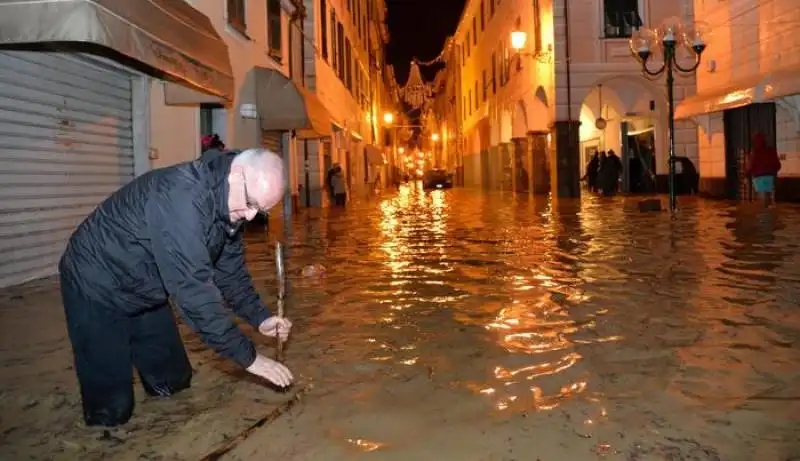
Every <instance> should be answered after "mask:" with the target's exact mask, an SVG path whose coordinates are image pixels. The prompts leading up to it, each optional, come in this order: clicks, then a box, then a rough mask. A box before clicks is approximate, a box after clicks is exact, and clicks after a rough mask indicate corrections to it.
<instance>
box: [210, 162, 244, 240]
mask: <svg viewBox="0 0 800 461" xmlns="http://www.w3.org/2000/svg"><path fill="white" fill-rule="evenodd" d="M236 154H237V152H223V153H221V154H218V155H216V156H214V158H212V159H210V160H207V161H205V162H203V163H204V164H205V165H206V168H208V170H209V172H210V181H209V182H210V184H209V185H210V186H211V190H212V192H213V195H214V200H215V204H216V206H215V207H214V208H215V210H216V216H215V218H216V219H218V220H219V221H221V222H222V223H223V224H224V225H225V232H226V233H227V234H228V236H229V237H233V236H234V235H236V233H237V232H239V229H241V227H242V223H241V222H237V223H235V224H233V223H231V213H230V210H229V209H228V195H229V194H230V183H229V182H228V176H229V175H230V173H231V165H232V164H233V158H234V157H235V156H236Z"/></svg>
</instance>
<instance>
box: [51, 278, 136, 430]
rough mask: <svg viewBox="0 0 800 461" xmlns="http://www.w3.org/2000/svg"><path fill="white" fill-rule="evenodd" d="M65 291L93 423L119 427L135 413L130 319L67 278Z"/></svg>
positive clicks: (83, 394)
mask: <svg viewBox="0 0 800 461" xmlns="http://www.w3.org/2000/svg"><path fill="white" fill-rule="evenodd" d="M61 295H62V299H63V302H64V311H65V314H66V318H67V330H68V333H69V339H70V342H71V343H72V351H73V355H74V358H75V371H76V373H77V375H78V383H79V385H80V390H81V399H82V403H83V418H84V421H85V422H86V424H87V425H89V426H98V425H99V426H108V427H112V426H117V425H120V424H124V423H126V422H127V421H128V420H129V419H130V418H131V415H132V414H133V406H134V400H133V366H132V363H131V348H130V339H129V338H130V328H129V327H130V319H129V318H128V317H127V316H125V315H122V314H117V313H116V312H114V311H113V308H108V307H106V306H103V305H100V304H99V303H97V302H95V301H93V300H90V299H87V298H86V297H85V296H83V294H82V293H81V292H80V290H78V289H77V288H75V287H74V286H73V285H72V284H71V283H69V281H68V280H66V279H65V277H63V276H62V277H61Z"/></svg>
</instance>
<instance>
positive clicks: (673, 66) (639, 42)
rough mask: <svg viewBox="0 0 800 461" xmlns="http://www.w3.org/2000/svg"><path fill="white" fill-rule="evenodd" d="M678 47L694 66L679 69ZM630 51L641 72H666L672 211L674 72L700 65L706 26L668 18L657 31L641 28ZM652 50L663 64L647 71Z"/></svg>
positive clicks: (672, 202) (672, 201) (673, 206)
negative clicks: (687, 24)
mask: <svg viewBox="0 0 800 461" xmlns="http://www.w3.org/2000/svg"><path fill="white" fill-rule="evenodd" d="M680 45H684V46H685V47H686V48H688V49H689V51H690V53H691V55H692V57H693V58H694V64H693V65H691V66H690V67H682V66H681V65H680V64H678V59H677V50H678V47H679V46H680ZM630 47H631V52H632V53H633V55H634V57H636V59H637V60H638V61H639V63H640V64H641V65H642V71H643V72H644V73H646V74H647V75H650V76H653V77H655V76H658V75H661V74H663V73H666V84H667V105H668V121H667V123H668V131H669V133H668V136H669V208H670V211H671V212H675V209H676V208H677V197H676V193H675V100H674V94H673V93H674V85H675V80H674V72H675V71H677V72H682V73H691V72H694V71H695V70H696V69H697V67H698V66H699V65H700V59H701V56H702V54H703V51H704V50H705V49H706V40H705V27H704V25H703V24H700V23H696V24H694V25H692V26H689V27H687V26H684V25H683V24H681V22H680V20H677V19H674V18H671V19H667V20H666V21H664V23H663V24H662V25H661V27H659V28H658V29H654V30H651V29H647V28H641V29H639V30H638V31H636V32H635V33H634V34H633V36H632V37H631V39H630ZM653 50H656V51H661V53H662V54H663V56H664V62H663V64H662V65H661V67H659V68H658V69H656V70H650V68H649V67H648V65H647V63H648V62H650V58H651V57H652V56H653Z"/></svg>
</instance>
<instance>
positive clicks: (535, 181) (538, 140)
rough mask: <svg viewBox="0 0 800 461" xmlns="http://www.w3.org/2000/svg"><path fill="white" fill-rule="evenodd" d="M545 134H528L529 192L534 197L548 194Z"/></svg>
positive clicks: (547, 155) (548, 174) (548, 182)
mask: <svg viewBox="0 0 800 461" xmlns="http://www.w3.org/2000/svg"><path fill="white" fill-rule="evenodd" d="M547 134H548V133H547V132H546V131H531V132H529V133H528V138H529V142H528V143H529V144H530V146H531V147H530V151H531V163H532V166H531V191H532V192H533V193H534V194H536V195H547V194H549V193H550V159H549V152H548V150H547Z"/></svg>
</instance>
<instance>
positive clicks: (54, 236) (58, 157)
mask: <svg viewBox="0 0 800 461" xmlns="http://www.w3.org/2000/svg"><path fill="white" fill-rule="evenodd" d="M133 177H134V170H133V130H132V103H131V78H130V76H127V75H124V74H122V73H121V72H120V71H116V70H111V69H110V68H108V69H106V68H101V67H100V66H99V65H93V64H90V63H89V62H88V61H83V60H81V59H79V58H77V57H75V56H74V55H67V54H59V53H43V52H17V51H0V254H2V255H3V257H2V258H0V287H5V286H10V285H16V284H19V283H23V282H26V281H29V280H33V279H36V278H40V277H45V276H49V275H53V274H55V273H56V272H57V265H58V260H59V259H60V257H61V254H62V253H63V251H64V248H65V245H66V242H67V240H68V239H69V237H70V235H71V234H72V232H73V230H74V229H75V227H76V225H78V224H80V222H81V221H82V220H83V219H84V218H85V217H86V216H87V215H88V214H89V213H91V212H92V210H93V209H94V208H95V207H96V206H97V205H98V204H100V203H101V202H102V201H103V200H104V199H105V198H106V197H108V196H109V195H110V194H111V193H113V192H114V191H116V190H117V189H119V188H120V187H121V186H123V185H124V184H126V183H127V182H129V181H131V180H132V179H133Z"/></svg>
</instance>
